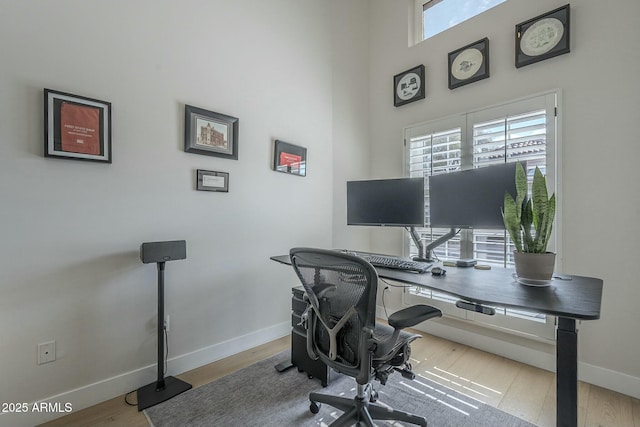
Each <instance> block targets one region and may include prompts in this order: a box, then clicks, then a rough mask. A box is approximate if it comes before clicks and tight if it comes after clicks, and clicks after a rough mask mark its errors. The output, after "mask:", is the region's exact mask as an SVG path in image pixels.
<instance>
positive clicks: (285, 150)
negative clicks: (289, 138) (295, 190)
mask: <svg viewBox="0 0 640 427" xmlns="http://www.w3.org/2000/svg"><path fill="white" fill-rule="evenodd" d="M273 170H274V171H277V172H284V173H289V174H292V175H299V176H307V149H306V148H304V147H300V146H298V145H293V144H289V143H288V142H284V141H280V140H278V139H276V140H275V143H274V151H273Z"/></svg>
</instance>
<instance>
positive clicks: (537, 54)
mask: <svg viewBox="0 0 640 427" xmlns="http://www.w3.org/2000/svg"><path fill="white" fill-rule="evenodd" d="M570 30H571V20H570V5H569V4H566V5H564V6H562V7H559V8H557V9H554V10H552V11H550V12H546V13H543V14H542V15H538V16H536V17H535V18H531V19H529V20H527V21H524V22H521V23H520V24H517V25H516V30H515V63H516V68H520V67H524V66H526V65H530V64H534V63H536V62H540V61H544V60H545V59H549V58H553V57H556V56H559V55H564V54H565V53H569V52H570V51H571V45H570V42H571V31H570Z"/></svg>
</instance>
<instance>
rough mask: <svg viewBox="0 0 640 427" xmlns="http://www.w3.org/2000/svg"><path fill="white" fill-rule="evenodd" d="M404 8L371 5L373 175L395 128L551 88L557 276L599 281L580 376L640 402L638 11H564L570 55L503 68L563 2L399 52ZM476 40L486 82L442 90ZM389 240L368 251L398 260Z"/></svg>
mask: <svg viewBox="0 0 640 427" xmlns="http://www.w3.org/2000/svg"><path fill="white" fill-rule="evenodd" d="M412 3H413V2H412V0H405V1H396V2H389V1H386V0H372V2H371V11H370V13H371V22H370V25H371V52H372V53H371V63H370V76H371V86H370V100H371V115H370V120H371V131H370V133H371V140H372V170H374V171H376V173H377V174H378V175H379V176H381V177H383V176H398V175H400V174H401V173H402V165H403V150H402V129H403V128H404V127H406V126H409V125H412V124H415V123H420V122H424V121H428V120H432V119H437V118H441V117H446V116H448V115H451V114H454V113H461V112H464V111H468V110H471V109H475V108H480V107H483V106H489V105H494V104H499V103H502V102H505V101H510V100H513V99H517V98H521V97H524V96H527V95H530V94H536V93H539V92H542V91H546V90H549V89H555V88H560V89H561V90H562V94H563V111H562V114H563V122H562V129H563V133H562V135H561V137H562V144H563V164H562V165H561V167H562V175H563V182H562V183H561V185H562V194H563V195H564V200H561V201H560V202H561V203H562V208H563V210H564V216H563V218H562V223H561V226H562V230H563V242H562V247H563V248H564V253H563V257H564V271H565V272H566V273H569V274H579V275H585V276H595V277H600V278H602V279H604V293H603V303H602V316H601V319H600V320H598V321H590V322H583V323H582V324H581V325H580V334H579V337H578V342H579V359H580V361H581V371H580V375H581V377H582V378H585V379H587V380H590V381H592V382H597V383H599V384H601V385H605V386H609V387H611V388H614V389H615V388H618V389H619V390H620V391H623V392H626V393H627V394H633V395H635V396H636V397H638V396H640V365H639V364H638V362H637V354H639V353H640V342H639V341H638V340H637V339H636V337H637V327H638V325H639V324H640V310H638V307H637V306H638V304H637V301H638V300H640V287H638V283H637V278H636V274H635V266H636V264H637V261H636V258H637V257H636V254H637V249H636V246H637V243H636V237H637V236H638V235H640V225H639V223H638V221H637V218H638V215H639V214H640V187H638V185H637V182H639V181H640V172H639V170H638V168H637V165H636V163H637V159H638V158H639V157H640V145H638V143H637V134H638V130H637V126H638V120H639V119H640V84H638V81H637V79H636V78H635V75H636V74H637V73H636V72H635V71H634V70H637V69H638V68H640V50H639V49H638V48H637V46H636V42H635V27H637V25H636V20H637V16H639V15H640V3H639V2H637V1H634V0H624V1H620V2H616V4H615V7H613V6H612V5H611V4H609V3H606V2H601V1H598V0H574V1H572V2H571V21H572V22H571V24H572V28H571V52H570V53H569V54H567V55H563V56H560V57H556V58H553V59H550V60H546V61H543V62H540V63H537V64H533V65H529V66H527V67H524V68H521V69H516V68H515V66H514V58H513V56H514V27H515V25H516V24H517V23H519V22H522V21H525V20H527V19H529V18H532V17H534V16H537V15H539V14H541V13H544V12H546V11H549V10H552V9H555V8H557V7H560V6H562V5H564V4H566V2H565V1H559V0H540V1H536V2H531V1H528V0H509V1H507V2H506V3H504V4H502V5H500V6H498V7H496V8H494V9H492V10H490V11H488V12H485V13H484V14H482V15H480V16H478V17H476V18H473V19H471V20H469V21H467V22H465V24H464V25H460V26H458V27H456V28H453V29H450V30H447V31H445V32H444V33H441V34H439V35H437V36H435V37H433V38H431V39H429V40H427V41H424V42H422V43H419V44H418V45H416V46H413V47H410V48H408V47H407V33H408V31H409V30H408V21H409V20H408V16H407V11H408V10H409V9H410V8H411V5H412ZM483 37H488V38H489V40H490V50H491V77H490V78H489V79H485V80H482V81H479V82H476V83H472V84H469V85H467V86H463V87H461V88H458V89H455V90H453V91H450V90H449V89H448V87H447V53H448V52H451V51H453V50H455V49H457V48H459V47H461V46H464V45H466V44H468V43H471V42H473V41H476V40H479V39H481V38H483ZM418 64H425V66H426V74H427V78H426V80H427V95H426V99H424V100H421V101H417V102H415V103H413V104H408V105H406V106H403V107H400V108H394V107H393V102H392V77H393V75H395V74H397V73H399V72H402V71H404V70H407V69H409V68H411V67H413V66H415V65H418ZM400 236H401V233H400V232H398V231H395V230H385V231H384V233H383V232H379V233H378V232H376V233H372V237H371V240H372V248H373V249H374V250H378V251H382V252H392V253H393V252H398V251H401V249H402V239H401V237H400ZM582 368H584V369H582Z"/></svg>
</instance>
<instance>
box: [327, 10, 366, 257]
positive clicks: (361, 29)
mask: <svg viewBox="0 0 640 427" xmlns="http://www.w3.org/2000/svg"><path fill="white" fill-rule="evenodd" d="M330 3H331V5H332V16H333V28H332V31H331V35H332V40H333V42H332V46H333V69H334V71H333V161H334V181H333V247H334V248H350V249H365V250H366V249H368V248H369V246H370V229H369V227H352V226H348V225H347V210H346V206H345V201H346V197H347V184H346V182H347V181H352V180H360V179H368V178H371V158H370V156H369V152H370V144H371V142H370V134H369V73H370V71H369V60H370V59H369V56H370V55H369V44H370V43H369V1H368V0H349V1H340V0H336V1H332V2H330Z"/></svg>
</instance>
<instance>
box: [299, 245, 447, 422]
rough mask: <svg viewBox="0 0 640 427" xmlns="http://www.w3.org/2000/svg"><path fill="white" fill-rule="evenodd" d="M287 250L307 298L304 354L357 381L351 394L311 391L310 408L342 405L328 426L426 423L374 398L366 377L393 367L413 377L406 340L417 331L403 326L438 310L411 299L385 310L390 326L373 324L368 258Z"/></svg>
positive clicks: (373, 282)
mask: <svg viewBox="0 0 640 427" xmlns="http://www.w3.org/2000/svg"><path fill="white" fill-rule="evenodd" d="M289 255H290V257H291V263H292V265H293V268H294V270H295V272H296V274H297V275H298V277H299V278H300V281H301V282H302V285H303V286H304V289H305V291H306V298H307V299H308V302H309V306H308V307H307V310H306V311H305V312H304V313H303V316H302V318H303V320H302V321H303V324H304V325H305V327H306V330H307V352H308V353H309V357H311V358H312V359H314V360H317V359H320V360H322V361H323V362H324V363H325V364H326V365H327V366H329V367H330V368H332V369H334V370H336V371H338V372H340V373H342V374H344V375H348V376H350V377H353V378H354V379H355V380H356V382H357V394H356V396H355V398H353V399H350V398H346V397H339V396H330V395H324V394H320V393H315V392H312V393H311V394H310V395H309V400H310V401H311V405H310V410H311V412H312V413H314V414H315V413H318V411H319V410H320V404H322V403H326V404H328V405H330V406H332V407H335V408H337V409H340V410H341V411H343V412H344V413H343V414H342V415H341V416H340V417H339V418H338V419H337V420H335V421H334V422H333V423H332V424H331V426H333V427H339V426H350V425H354V424H359V423H363V424H364V425H366V426H369V427H373V426H374V424H373V420H375V419H377V420H397V421H404V422H408V423H412V424H418V425H421V426H426V425H427V420H426V419H425V418H424V417H420V416H417V415H414V414H409V413H407V412H402V411H397V410H394V409H390V408H388V407H387V406H382V405H380V404H377V403H375V401H376V400H377V398H378V393H377V392H376V391H375V390H373V387H372V384H371V381H372V380H373V379H374V378H375V379H376V380H378V381H379V382H380V383H381V384H383V385H384V384H386V381H387V378H388V376H389V375H390V374H391V373H393V372H394V371H399V372H400V373H401V374H402V375H403V376H404V377H405V378H408V379H411V380H412V379H414V378H415V375H414V373H413V372H412V371H411V364H410V363H409V356H410V354H411V349H410V347H409V343H410V342H412V341H413V340H415V339H416V338H419V337H420V335H416V334H410V333H408V332H405V331H403V330H402V329H404V328H407V327H411V326H415V325H417V324H418V323H420V322H423V321H425V320H427V319H431V318H434V317H440V316H442V312H441V311H440V310H439V309H437V308H435V307H431V306H427V305H416V306H412V307H408V308H405V309H402V310H400V311H398V312H396V313H393V314H392V315H391V316H389V319H388V323H389V326H387V325H383V324H376V322H375V315H376V296H377V288H378V274H377V272H376V270H375V269H374V267H373V266H372V265H371V264H370V263H369V262H367V261H366V260H364V259H362V258H359V257H356V256H354V255H350V254H346V253H342V252H337V251H330V250H323V249H313V248H293V249H291V251H290V253H289Z"/></svg>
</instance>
